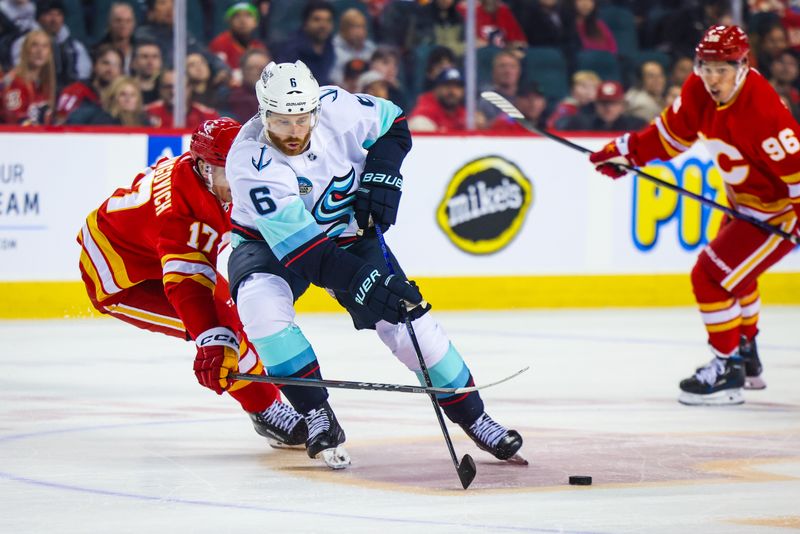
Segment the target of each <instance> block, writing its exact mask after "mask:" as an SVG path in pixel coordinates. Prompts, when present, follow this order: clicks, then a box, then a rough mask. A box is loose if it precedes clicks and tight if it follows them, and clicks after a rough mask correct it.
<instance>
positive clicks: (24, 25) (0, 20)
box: [0, 0, 36, 69]
mask: <svg viewBox="0 0 800 534" xmlns="http://www.w3.org/2000/svg"><path fill="white" fill-rule="evenodd" d="M35 27H36V5H35V4H34V3H33V2H32V1H31V0H0V69H3V68H5V69H10V68H11V67H12V66H13V65H12V62H11V46H12V44H13V43H14V41H16V40H17V39H18V38H19V37H21V36H22V35H25V34H26V33H28V32H29V31H31V30H32V29H34V28H35Z"/></svg>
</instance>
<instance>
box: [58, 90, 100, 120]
mask: <svg viewBox="0 0 800 534" xmlns="http://www.w3.org/2000/svg"><path fill="white" fill-rule="evenodd" d="M84 100H88V101H89V102H92V103H93V104H97V105H98V106H99V105H100V95H98V94H97V91H95V89H94V87H92V86H91V85H89V84H86V83H83V82H74V83H71V84H69V85H68V86H66V87H65V88H64V90H63V91H61V94H60V95H59V96H58V102H57V103H56V122H57V123H59V124H60V123H62V122H64V121H65V120H67V117H68V116H69V114H70V113H72V112H73V111H75V110H76V109H78V106H80V105H81V103H82V102H83V101H84Z"/></svg>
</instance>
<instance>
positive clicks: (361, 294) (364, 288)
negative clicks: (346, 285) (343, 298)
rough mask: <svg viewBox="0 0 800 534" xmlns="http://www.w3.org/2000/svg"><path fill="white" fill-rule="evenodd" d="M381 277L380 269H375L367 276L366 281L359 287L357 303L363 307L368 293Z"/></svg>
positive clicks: (356, 297) (356, 296)
mask: <svg viewBox="0 0 800 534" xmlns="http://www.w3.org/2000/svg"><path fill="white" fill-rule="evenodd" d="M380 275H381V274H380V273H379V272H378V269H374V270H373V271H372V272H371V273H369V276H367V277H366V278H365V279H364V281H363V282H361V285H360V286H358V289H357V291H356V295H355V301H356V302H358V303H359V304H361V305H363V304H364V298H365V297H366V296H367V293H369V290H370V289H372V284H374V283H375V280H376V279H377V278H379V277H380Z"/></svg>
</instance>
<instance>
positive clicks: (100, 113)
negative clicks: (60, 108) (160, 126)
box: [67, 76, 151, 127]
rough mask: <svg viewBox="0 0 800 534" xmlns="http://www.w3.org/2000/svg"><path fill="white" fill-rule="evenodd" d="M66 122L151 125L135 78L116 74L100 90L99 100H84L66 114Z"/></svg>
mask: <svg viewBox="0 0 800 534" xmlns="http://www.w3.org/2000/svg"><path fill="white" fill-rule="evenodd" d="M67 124H85V125H88V124H91V125H108V126H126V127H146V126H151V124H150V117H149V116H148V115H147V113H145V112H144V109H143V108H142V91H141V90H140V89H139V86H138V85H137V84H136V81H135V80H133V79H132V78H128V77H127V76H120V77H119V78H117V79H116V80H114V82H113V83H112V84H111V85H110V86H108V87H107V88H106V90H105V91H103V94H102V98H101V100H100V102H91V101H89V100H84V101H83V102H82V103H81V105H80V107H78V109H76V110H75V111H73V112H72V113H71V114H70V115H69V117H67Z"/></svg>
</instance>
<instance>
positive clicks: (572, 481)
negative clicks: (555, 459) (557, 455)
mask: <svg viewBox="0 0 800 534" xmlns="http://www.w3.org/2000/svg"><path fill="white" fill-rule="evenodd" d="M569 485H570V486H591V485H592V477H587V476H582V475H572V476H571V477H569Z"/></svg>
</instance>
